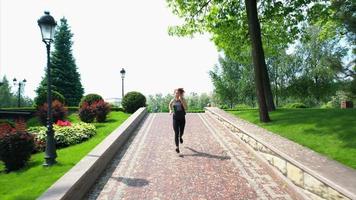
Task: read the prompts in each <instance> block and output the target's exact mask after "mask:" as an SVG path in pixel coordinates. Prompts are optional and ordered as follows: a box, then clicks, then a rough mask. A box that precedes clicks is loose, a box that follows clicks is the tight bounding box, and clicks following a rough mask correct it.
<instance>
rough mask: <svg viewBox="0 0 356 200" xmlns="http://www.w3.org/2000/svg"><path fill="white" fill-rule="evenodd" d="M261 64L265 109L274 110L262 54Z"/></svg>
mask: <svg viewBox="0 0 356 200" xmlns="http://www.w3.org/2000/svg"><path fill="white" fill-rule="evenodd" d="M261 47H262V41H261ZM262 54H263V49H262ZM261 64H262V66H261V67H262V72H263V74H262V78H263V85H264V93H265V96H266V103H267V109H268V111H275V110H276V106H275V105H274V102H273V93H272V89H271V82H270V80H269V75H268V70H267V66H266V62H265V58H264V55H263V62H262V63H261Z"/></svg>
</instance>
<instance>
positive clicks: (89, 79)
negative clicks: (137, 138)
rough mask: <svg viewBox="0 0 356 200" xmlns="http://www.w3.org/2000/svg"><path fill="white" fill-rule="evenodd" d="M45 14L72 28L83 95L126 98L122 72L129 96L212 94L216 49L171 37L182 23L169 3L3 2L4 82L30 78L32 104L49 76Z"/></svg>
mask: <svg viewBox="0 0 356 200" xmlns="http://www.w3.org/2000/svg"><path fill="white" fill-rule="evenodd" d="M45 10H48V11H50V12H51V15H52V16H53V17H54V18H55V19H56V20H57V22H58V23H59V20H60V18H61V17H63V16H65V17H66V18H67V20H68V23H69V25H70V26H71V31H72V33H73V34H74V37H73V41H74V45H73V54H74V57H75V59H76V64H77V67H78V69H79V73H80V74H81V79H82V84H83V86H84V88H85V93H98V94H100V95H102V96H103V97H104V98H112V97H121V77H120V70H121V68H122V67H124V68H125V70H126V72H127V73H126V78H125V92H128V91H133V90H135V91H140V92H142V93H143V94H145V95H148V94H155V93H163V94H166V93H169V92H170V93H171V92H172V91H173V88H176V87H184V88H185V90H186V91H187V93H190V92H198V93H202V92H210V91H212V88H213V86H212V83H211V81H210V78H209V75H208V71H209V70H210V69H212V68H213V66H214V65H215V64H216V63H217V60H218V52H217V50H216V48H215V46H214V44H213V43H212V42H211V41H210V40H209V37H208V36H206V35H205V36H198V37H195V38H193V39H190V38H179V37H172V36H168V33H167V29H168V26H169V25H175V24H179V23H180V20H179V19H178V18H177V17H175V16H174V15H173V14H171V11H170V9H168V8H167V6H166V2H165V0H150V1H147V0H134V1H133V0H131V1H127V0H101V1H94V0H85V1H84V0H74V1H73V0H71V1H70V0H25V1H24V0H0V77H1V78H2V77H3V75H6V76H7V78H8V79H9V80H12V79H13V78H14V77H16V78H17V79H18V80H22V79H23V78H26V79H27V84H26V87H25V95H26V96H30V97H34V96H35V92H34V90H35V89H36V88H37V86H38V85H39V82H40V81H41V79H42V78H41V77H42V76H43V75H44V69H45V65H46V50H45V45H44V43H42V41H41V34H40V29H39V27H38V25H37V20H38V18H39V17H41V16H42V15H43V11H45Z"/></svg>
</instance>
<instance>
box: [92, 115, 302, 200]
mask: <svg viewBox="0 0 356 200" xmlns="http://www.w3.org/2000/svg"><path fill="white" fill-rule="evenodd" d="M171 117H172V116H170V115H169V114H164V113H159V114H149V115H148V117H147V118H146V119H145V122H144V123H142V124H141V126H140V127H139V128H138V130H137V131H136V132H135V134H134V135H133V137H131V139H130V140H129V142H128V143H127V144H126V145H125V147H124V148H123V149H122V150H121V151H120V152H119V153H118V155H117V156H116V157H115V158H114V160H113V162H112V163H111V164H110V166H108V168H107V170H106V171H105V172H104V174H103V175H102V177H101V178H100V180H98V181H97V184H96V185H95V186H94V187H93V188H92V191H91V192H90V194H89V195H88V199H132V200H142V199H148V200H151V199H152V200H163V199H167V200H189V199H192V200H205V199H206V200H211V199H219V200H220V199H221V200H228V199H233V200H235V199H298V195H296V193H295V191H293V189H291V187H287V184H286V183H285V182H284V181H283V180H282V179H280V178H279V177H277V176H276V175H275V174H274V173H272V172H271V170H270V169H269V168H268V166H266V165H264V164H263V163H262V162H260V161H259V160H258V159H256V158H255V156H254V154H252V153H250V152H249V150H248V149H247V148H246V146H244V145H243V144H241V143H240V142H239V140H238V139H237V138H236V137H234V135H233V134H232V133H231V132H229V131H227V130H226V129H224V127H223V126H221V125H220V124H219V123H218V122H217V121H215V120H214V119H212V118H210V116H208V115H207V114H188V115H187V124H186V130H185V134H184V136H183V139H184V144H182V145H181V147H180V150H181V154H179V155H178V154H177V153H176V152H175V145H174V133H173V129H172V123H171V120H172V119H171Z"/></svg>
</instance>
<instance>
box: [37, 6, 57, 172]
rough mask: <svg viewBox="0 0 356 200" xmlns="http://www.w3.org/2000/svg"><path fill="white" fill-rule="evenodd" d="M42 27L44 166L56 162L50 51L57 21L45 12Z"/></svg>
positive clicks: (39, 21) (40, 20)
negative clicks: (44, 115)
mask: <svg viewBox="0 0 356 200" xmlns="http://www.w3.org/2000/svg"><path fill="white" fill-rule="evenodd" d="M37 23H38V26H39V27H40V29H41V34H42V41H43V42H44V43H45V44H46V48H47V105H48V109H47V110H48V111H47V139H46V152H45V162H44V164H43V165H44V166H51V165H53V164H55V163H56V157H57V153H56V144H55V140H54V131H53V119H52V94H51V92H52V91H51V62H50V51H51V43H52V42H53V38H54V31H55V28H56V25H57V23H56V21H55V20H54V18H53V17H52V16H51V15H50V14H49V12H47V11H46V12H44V15H43V16H42V17H41V18H40V19H39V20H38V21H37Z"/></svg>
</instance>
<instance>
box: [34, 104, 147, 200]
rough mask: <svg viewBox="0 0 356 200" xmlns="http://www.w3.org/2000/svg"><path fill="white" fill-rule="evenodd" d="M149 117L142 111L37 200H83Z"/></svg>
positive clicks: (121, 126)
mask: <svg viewBox="0 0 356 200" xmlns="http://www.w3.org/2000/svg"><path fill="white" fill-rule="evenodd" d="M147 113H148V111H147V108H146V107H142V108H139V109H138V110H137V111H136V112H135V113H133V114H132V115H131V116H130V117H129V118H128V119H126V120H125V122H124V123H122V124H121V125H120V126H119V127H118V128H116V129H115V130H114V131H113V132H111V133H110V134H109V135H108V136H107V137H106V138H105V139H104V140H103V141H101V142H100V143H99V144H98V145H97V146H96V147H95V148H94V149H93V150H91V151H90V152H89V153H88V154H87V155H86V156H84V157H83V158H82V159H81V160H80V161H79V162H78V163H77V164H76V165H74V166H73V167H72V168H71V169H70V170H69V171H68V172H67V173H65V174H64V175H63V176H62V177H61V178H60V179H58V180H57V181H56V182H55V183H54V184H53V185H52V186H51V187H50V188H48V189H47V191H45V192H44V193H43V194H42V195H41V196H40V197H39V198H38V199H39V200H78V199H82V198H83V197H84V196H85V195H86V194H87V192H88V191H89V190H90V188H91V187H92V185H93V184H94V183H95V181H96V180H97V178H98V177H99V176H100V174H101V173H102V172H103V171H104V170H105V169H106V166H107V164H108V163H109V162H110V161H111V160H112V158H113V156H114V155H115V153H116V152H117V151H118V150H119V149H120V147H122V146H123V145H124V144H125V143H126V141H127V140H128V138H129V137H130V136H131V135H132V133H133V132H134V130H135V129H136V128H137V126H138V125H139V124H140V122H141V121H142V120H143V119H144V117H145V116H146V114H147ZM73 153H74V152H73Z"/></svg>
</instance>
